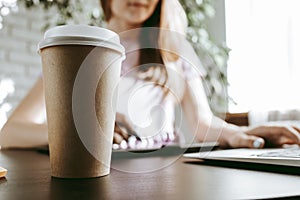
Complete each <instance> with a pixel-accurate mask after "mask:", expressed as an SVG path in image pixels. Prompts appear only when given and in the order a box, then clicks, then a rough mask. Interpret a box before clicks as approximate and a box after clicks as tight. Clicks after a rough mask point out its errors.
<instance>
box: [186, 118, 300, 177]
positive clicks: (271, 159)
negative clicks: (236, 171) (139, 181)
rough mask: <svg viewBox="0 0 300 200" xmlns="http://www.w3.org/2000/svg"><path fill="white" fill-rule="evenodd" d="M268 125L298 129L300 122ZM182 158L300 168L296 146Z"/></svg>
mask: <svg viewBox="0 0 300 200" xmlns="http://www.w3.org/2000/svg"><path fill="white" fill-rule="evenodd" d="M268 125H294V126H299V127H300V121H275V122H269V123H268ZM184 157H187V158H195V159H201V160H204V161H205V160H207V161H226V162H239V163H252V164H267V165H273V166H285V167H300V147H299V146H298V145H285V146H284V148H270V149H246V148H242V149H228V150H217V151H210V152H198V153H188V154H185V155H184ZM299 172H300V170H299Z"/></svg>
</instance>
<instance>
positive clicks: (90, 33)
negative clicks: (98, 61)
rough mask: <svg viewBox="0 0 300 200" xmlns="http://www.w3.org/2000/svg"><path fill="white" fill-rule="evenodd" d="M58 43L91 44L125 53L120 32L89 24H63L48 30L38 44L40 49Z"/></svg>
mask: <svg viewBox="0 0 300 200" xmlns="http://www.w3.org/2000/svg"><path fill="white" fill-rule="evenodd" d="M56 45H91V46H101V47H105V48H110V49H113V50H116V51H118V52H120V53H121V54H123V55H125V49H124V47H123V46H122V45H121V44H120V38H119V36H118V34H116V33H115V32H113V31H110V30H108V29H105V28H100V27H96V26H88V25H63V26H56V27H54V28H51V29H49V30H47V31H46V32H45V34H44V38H43V40H42V41H40V43H39V44H38V48H39V50H41V49H43V48H45V47H50V46H56Z"/></svg>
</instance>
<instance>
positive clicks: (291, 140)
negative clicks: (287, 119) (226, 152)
mask: <svg viewBox="0 0 300 200" xmlns="http://www.w3.org/2000/svg"><path fill="white" fill-rule="evenodd" d="M245 132H246V133H247V134H248V135H249V137H250V136H257V137H261V138H263V139H264V140H265V144H264V146H265V147H281V146H282V145H284V144H298V145H299V144H300V128H299V127H295V126H259V127H256V128H249V129H248V130H246V131H245Z"/></svg>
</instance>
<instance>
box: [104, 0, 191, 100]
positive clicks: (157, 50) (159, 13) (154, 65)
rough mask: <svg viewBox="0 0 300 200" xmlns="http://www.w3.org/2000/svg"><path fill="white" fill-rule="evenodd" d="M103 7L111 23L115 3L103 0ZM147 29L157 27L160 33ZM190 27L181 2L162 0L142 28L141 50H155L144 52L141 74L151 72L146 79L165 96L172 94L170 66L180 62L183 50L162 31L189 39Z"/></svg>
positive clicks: (140, 68) (141, 52)
mask: <svg viewBox="0 0 300 200" xmlns="http://www.w3.org/2000/svg"><path fill="white" fill-rule="evenodd" d="M101 5H102V8H103V11H104V15H105V19H106V21H109V20H110V18H111V17H112V11H111V0H101ZM174 13H175V15H174ZM146 27H156V29H149V28H146ZM186 27H187V19H186V15H185V12H184V10H183V8H182V7H181V5H180V3H179V2H178V0H160V1H159V2H158V4H157V6H156V8H155V10H154V12H153V14H152V15H151V16H150V17H149V18H148V19H147V20H146V21H145V22H144V23H143V25H142V28H145V29H141V33H140V38H139V41H140V46H141V47H152V48H142V49H140V57H139V66H138V70H139V72H141V73H142V74H143V73H144V72H147V73H146V74H147V76H143V77H144V79H145V80H149V81H154V82H155V83H156V85H159V86H161V87H162V88H163V90H164V94H165V95H164V96H166V95H167V93H168V89H166V87H165V85H166V83H167V81H168V72H167V67H166V64H167V62H174V61H176V60H177V59H178V58H179V55H178V54H176V53H174V52H179V48H180V47H179V46H178V44H176V41H174V38H172V34H165V32H166V31H164V34H161V31H159V30H160V29H162V30H170V31H174V32H177V33H181V34H184V35H185V32H186ZM158 28H160V29H158ZM166 49H167V51H166ZM149 72H150V73H149ZM157 72H159V73H157ZM157 74H158V75H157Z"/></svg>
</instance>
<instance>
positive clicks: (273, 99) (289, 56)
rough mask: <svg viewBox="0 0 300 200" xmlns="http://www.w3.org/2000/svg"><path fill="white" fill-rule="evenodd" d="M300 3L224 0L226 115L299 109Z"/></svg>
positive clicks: (282, 0) (293, 1) (295, 1)
mask: <svg viewBox="0 0 300 200" xmlns="http://www.w3.org/2000/svg"><path fill="white" fill-rule="evenodd" d="M299 6H300V1H299V0H225V13H226V42H227V46H228V47H229V48H230V49H232V50H231V52H230V57H229V61H228V81H229V83H230V86H229V88H228V92H229V95H230V97H232V98H233V100H234V101H235V102H236V103H237V104H236V105H233V104H232V105H230V106H229V111H231V112H243V111H249V110H266V109H268V110H269V109H293V108H299V107H300V12H299Z"/></svg>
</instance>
